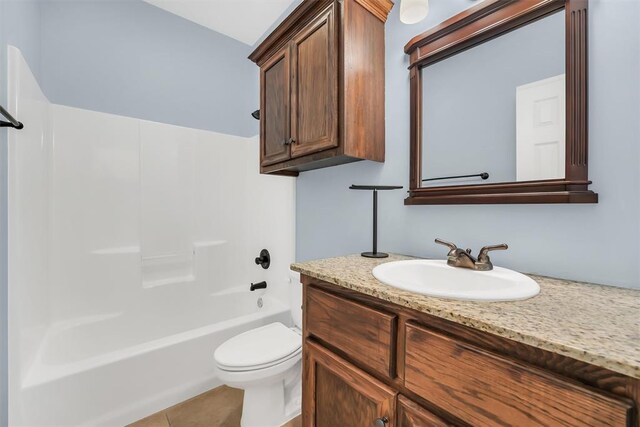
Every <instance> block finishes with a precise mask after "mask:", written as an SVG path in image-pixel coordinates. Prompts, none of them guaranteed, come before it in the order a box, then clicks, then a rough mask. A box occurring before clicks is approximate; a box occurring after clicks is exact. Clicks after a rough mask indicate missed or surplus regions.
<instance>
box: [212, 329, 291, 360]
mask: <svg viewBox="0 0 640 427" xmlns="http://www.w3.org/2000/svg"><path fill="white" fill-rule="evenodd" d="M301 352H302V337H301V335H300V334H299V333H297V332H296V331H294V330H292V329H290V328H288V327H286V326H285V325H283V324H282V323H280V322H275V323H271V324H268V325H265V326H262V327H259V328H256V329H252V330H250V331H247V332H244V333H242V334H240V335H236V336H235V337H233V338H231V339H229V340H227V341H226V342H224V343H223V344H222V345H220V347H218V348H217V349H216V351H215V353H214V358H215V361H216V365H217V366H218V368H219V369H221V370H224V371H229V372H246V371H255V370H260V369H266V368H269V367H272V366H275V365H278V364H281V363H284V362H286V361H287V360H289V359H293V358H297V356H299V355H300V353H301Z"/></svg>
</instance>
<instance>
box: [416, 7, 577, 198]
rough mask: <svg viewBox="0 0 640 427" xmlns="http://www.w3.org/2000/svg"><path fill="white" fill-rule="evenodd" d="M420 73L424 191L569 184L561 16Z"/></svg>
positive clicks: (515, 31)
mask: <svg viewBox="0 0 640 427" xmlns="http://www.w3.org/2000/svg"><path fill="white" fill-rule="evenodd" d="M420 72H421V73H422V79H421V80H422V150H421V153H422V162H421V168H422V180H423V182H422V186H423V187H433V186H438V187H440V186H451V185H475V184H489V183H506V182H523V181H537V180H551V179H564V178H565V146H566V142H565V122H566V111H565V93H566V92H565V16H564V13H562V12H559V13H554V14H552V15H549V16H546V17H544V18H542V19H539V20H537V21H534V22H532V23H530V24H528V25H526V26H524V27H520V28H518V29H516V30H513V31H511V32H509V33H507V34H503V35H501V36H500V37H497V38H494V39H493V40H490V41H488V42H486V43H482V44H480V45H477V46H475V47H473V48H471V49H468V50H465V51H463V52H461V53H458V54H456V55H454V56H451V57H449V58H447V59H445V60H442V61H440V62H437V63H435V64H432V65H429V66H427V67H424V68H422V69H421V71H420ZM481 174H488V177H487V176H486V175H481ZM469 175H472V176H469ZM452 177H453V178H452ZM483 178H486V179H483Z"/></svg>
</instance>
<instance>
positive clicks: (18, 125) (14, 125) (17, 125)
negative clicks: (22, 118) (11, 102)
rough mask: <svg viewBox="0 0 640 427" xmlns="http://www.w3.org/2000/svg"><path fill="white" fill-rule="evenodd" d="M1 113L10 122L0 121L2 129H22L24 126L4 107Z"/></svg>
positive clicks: (0, 109) (1, 107)
mask: <svg viewBox="0 0 640 427" xmlns="http://www.w3.org/2000/svg"><path fill="white" fill-rule="evenodd" d="M0 113H1V114H2V115H3V116H5V117H6V118H7V120H9V121H8V122H5V121H1V120H0V128H6V127H12V128H16V129H22V128H23V127H24V125H23V124H22V123H20V122H19V121H17V120H16V119H15V118H14V117H13V116H12V115H11V114H9V112H8V111H7V110H5V109H4V107H3V106H2V105H0Z"/></svg>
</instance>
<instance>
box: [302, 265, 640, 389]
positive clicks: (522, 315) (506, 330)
mask: <svg viewBox="0 0 640 427" xmlns="http://www.w3.org/2000/svg"><path fill="white" fill-rule="evenodd" d="M404 259H414V258H412V257H407V256H402V255H390V256H389V258H384V259H371V258H364V257H361V256H360V255H349V256H345V257H337V258H327V259H321V260H316V261H308V262H301V263H295V264H292V265H291V269H292V270H295V271H298V272H300V273H302V274H305V275H307V276H311V277H314V278H316V279H320V280H323V281H325V282H329V283H332V284H335V285H338V286H341V287H343V288H348V289H352V290H354V291H358V292H361V293H363V294H367V295H371V296H374V297H377V298H380V299H382V300H385V301H388V302H391V303H394V304H398V305H401V306H404V307H408V308H411V309H414V310H417V311H421V312H423V313H428V314H431V315H434V316H437V317H440V318H443V319H447V320H451V321H453V322H456V323H460V324H463V325H467V326H470V327H472V328H475V329H479V330H482V331H486V332H489V333H492V334H495V335H498V336H501V337H505V338H509V339H512V340H514V341H518V342H521V343H525V344H529V345H532V346H534V347H538V348H541V349H544V350H549V351H552V352H554V353H558V354H561V355H564V356H568V357H571V358H574V359H577V360H581V361H583V362H587V363H590V364H593V365H596V366H600V367H603V368H607V369H610V370H612V371H615V372H619V373H621V374H625V375H628V376H631V377H634V378H638V379H640V291H638V290H633V289H624V288H616V287H611V286H602V285H593V284H587V283H580V282H573V281H570V280H561V279H553V278H549V277H543V276H537V275H529V276H530V277H531V278H533V279H534V280H535V281H536V282H538V283H539V284H540V294H539V295H538V296H536V297H534V298H531V299H528V300H524V301H513V302H471V301H455V300H445V299H441V298H434V297H428V296H424V295H420V294H416V293H413V292H408V291H403V290H400V289H396V288H393V287H391V286H387V285H385V284H383V283H382V282H380V281H378V280H377V279H376V278H375V277H373V274H372V273H371V270H372V269H373V268H374V267H375V266H377V265H379V264H382V263H385V262H389V261H399V260H404Z"/></svg>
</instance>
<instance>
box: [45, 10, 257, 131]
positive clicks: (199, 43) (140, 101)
mask: <svg viewBox="0 0 640 427" xmlns="http://www.w3.org/2000/svg"><path fill="white" fill-rule="evenodd" d="M250 52H251V47H250V46H247V45H245V44H243V43H241V42H239V41H236V40H234V39H232V38H229V37H226V36H224V35H222V34H220V33H216V32H214V31H211V30H209V29H207V28H205V27H202V26H199V25H196V24H194V23H192V22H190V21H187V20H185V19H183V18H180V17H178V16H176V15H173V14H171V13H169V12H166V11H164V10H162V9H159V8H157V7H155V6H152V5H149V4H147V3H144V2H142V1H141V0H124V1H122V0H113V1H60V0H54V1H43V2H42V73H41V75H42V79H41V85H42V87H43V90H44V92H45V94H46V95H47V97H48V98H49V99H50V100H51V102H54V103H56V104H63V105H69V106H74V107H79V108H85V109H89V110H95V111H102V112H106V113H114V114H120V115H125V116H129V117H136V118H141V119H147V120H153V121H158V122H163V123H170V124H175V125H181V126H187V127H193V128H198V129H206V130H212V131H217V132H222V133H227V134H233V135H239V136H253V135H256V134H257V133H258V123H257V121H256V120H255V119H253V118H252V117H251V115H250V114H251V112H252V111H254V110H255V109H257V108H258V103H259V98H258V69H257V67H256V66H255V65H254V64H253V63H251V62H250V61H248V60H247V56H248V55H249V53H250Z"/></svg>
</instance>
